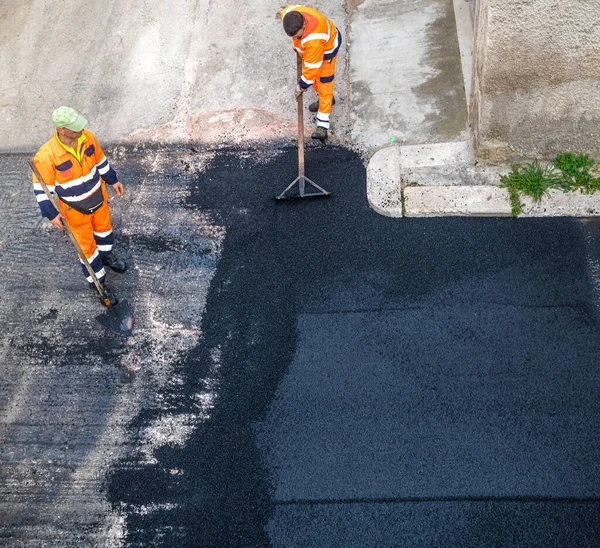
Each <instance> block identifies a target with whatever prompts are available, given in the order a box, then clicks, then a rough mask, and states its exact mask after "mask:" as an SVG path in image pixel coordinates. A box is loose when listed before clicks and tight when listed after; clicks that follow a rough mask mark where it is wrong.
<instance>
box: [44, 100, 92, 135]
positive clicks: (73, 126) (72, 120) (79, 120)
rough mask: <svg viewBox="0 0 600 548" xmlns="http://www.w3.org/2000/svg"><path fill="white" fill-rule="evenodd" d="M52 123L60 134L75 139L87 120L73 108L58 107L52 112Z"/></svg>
mask: <svg viewBox="0 0 600 548" xmlns="http://www.w3.org/2000/svg"><path fill="white" fill-rule="evenodd" d="M52 123H53V124H54V127H56V131H57V132H58V134H59V135H60V136H65V137H68V138H69V139H73V138H75V139H77V138H78V137H79V136H80V135H81V132H82V131H83V128H84V127H85V126H86V125H87V120H86V119H85V118H84V117H83V116H81V114H79V113H78V112H77V111H76V110H75V109H74V108H70V107H59V108H57V109H56V110H55V111H54V112H53V113H52Z"/></svg>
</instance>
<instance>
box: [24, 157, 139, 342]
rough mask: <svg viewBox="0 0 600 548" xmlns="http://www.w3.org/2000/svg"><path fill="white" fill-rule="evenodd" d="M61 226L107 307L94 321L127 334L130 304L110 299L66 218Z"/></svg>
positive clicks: (130, 315)
mask: <svg viewBox="0 0 600 548" xmlns="http://www.w3.org/2000/svg"><path fill="white" fill-rule="evenodd" d="M27 163H28V164H29V167H31V170H32V171H33V173H34V174H35V176H36V177H37V180H38V181H39V183H40V184H41V185H42V189H43V190H44V193H45V194H46V196H47V197H48V200H50V203H51V204H52V205H53V206H54V209H56V211H60V208H59V207H58V203H57V202H56V199H55V198H54V196H53V195H52V194H51V192H50V191H49V190H48V187H47V186H46V183H45V182H44V179H43V178H42V176H41V175H40V172H39V171H38V170H37V168H36V167H35V165H34V163H33V160H31V159H30V160H27ZM63 226H64V227H65V231H66V233H67V234H68V235H69V238H70V239H71V242H73V245H74V246H75V249H76V250H77V255H78V256H79V259H80V260H81V262H82V263H83V265H84V266H85V268H86V270H87V271H88V274H89V275H90V276H91V278H92V280H93V282H94V285H95V286H96V289H97V290H98V293H99V294H100V298H101V299H102V302H103V303H104V305H105V306H106V308H107V312H106V313H105V314H100V315H99V316H96V321H97V322H98V323H99V324H100V325H102V326H104V327H106V328H107V329H108V330H110V331H112V332H113V333H116V334H117V335H121V336H123V337H127V336H129V335H130V334H131V329H132V327H133V316H132V310H131V306H130V305H129V303H128V302H127V300H126V299H123V300H122V301H119V300H117V299H114V302H113V301H111V299H110V297H109V295H108V293H107V292H106V289H104V287H103V286H102V284H101V283H100V281H99V280H98V277H97V276H96V273H95V272H94V269H93V268H92V266H91V265H90V263H89V261H88V260H87V257H86V256H85V254H84V253H83V250H82V249H81V246H80V245H79V243H78V242H77V240H76V239H75V236H74V235H73V232H72V231H71V229H70V228H69V224H68V223H67V221H66V219H63Z"/></svg>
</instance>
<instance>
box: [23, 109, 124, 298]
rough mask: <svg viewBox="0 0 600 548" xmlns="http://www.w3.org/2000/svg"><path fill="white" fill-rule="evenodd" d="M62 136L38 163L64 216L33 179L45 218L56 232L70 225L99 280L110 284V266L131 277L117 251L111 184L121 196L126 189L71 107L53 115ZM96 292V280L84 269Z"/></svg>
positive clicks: (40, 154) (53, 140) (57, 135)
mask: <svg viewBox="0 0 600 548" xmlns="http://www.w3.org/2000/svg"><path fill="white" fill-rule="evenodd" d="M52 123H53V124H54V126H55V127H56V132H55V133H54V135H53V136H52V138H51V139H50V140H49V141H47V142H46V143H44V144H43V145H42V147H41V148H40V149H39V150H38V152H37V154H36V155H35V158H34V160H33V163H34V165H35V167H36V168H37V170H38V171H39V173H40V175H41V176H42V178H43V180H44V183H46V186H47V187H48V190H50V192H53V193H54V194H55V195H56V196H58V205H59V208H60V211H56V209H55V208H54V206H53V205H52V202H50V200H49V199H48V198H47V197H46V194H45V193H44V191H43V189H42V185H41V184H40V183H39V182H38V180H37V177H36V176H35V175H34V176H33V191H34V193H35V197H36V199H37V201H38V204H39V206H40V209H41V210H42V215H43V216H44V217H46V218H47V219H48V220H49V221H50V222H51V223H52V224H53V225H54V226H55V227H56V228H58V229H60V230H64V225H63V220H65V221H66V222H67V223H68V225H69V228H70V229H71V231H72V232H73V235H74V236H75V239H76V240H77V242H78V243H79V245H80V246H81V249H82V251H83V253H84V254H85V256H86V257H87V260H88V262H89V263H90V265H91V266H92V268H93V270H94V272H95V273H96V276H97V277H98V280H99V281H100V282H101V283H104V278H105V276H106V271H105V270H104V266H108V267H110V268H111V269H112V270H114V271H116V272H125V270H127V265H126V263H125V262H124V261H123V260H121V259H118V258H117V257H116V256H115V254H114V252H113V243H114V237H113V230H112V224H111V221H110V212H109V210H108V192H107V190H106V184H105V183H108V184H109V185H110V186H111V187H112V189H113V191H114V192H115V194H116V195H117V196H119V197H121V196H123V192H124V189H123V184H122V183H120V182H119V180H118V178H117V174H116V173H115V170H114V169H113V168H112V167H110V164H109V163H108V160H107V159H106V157H105V156H104V152H103V151H102V148H100V145H99V144H98V141H96V138H95V137H94V135H93V133H92V132H91V131H89V130H87V129H84V127H85V126H86V125H87V120H86V119H85V118H83V117H82V116H80V115H79V114H78V113H77V111H75V110H74V109H72V108H69V107H60V108H58V109H56V110H55V111H54V112H53V113H52ZM82 269H83V273H84V275H85V276H86V279H87V281H88V283H89V284H90V287H91V288H94V284H93V281H92V277H91V276H90V275H89V273H88V271H87V269H86V268H85V266H84V265H83V264H82Z"/></svg>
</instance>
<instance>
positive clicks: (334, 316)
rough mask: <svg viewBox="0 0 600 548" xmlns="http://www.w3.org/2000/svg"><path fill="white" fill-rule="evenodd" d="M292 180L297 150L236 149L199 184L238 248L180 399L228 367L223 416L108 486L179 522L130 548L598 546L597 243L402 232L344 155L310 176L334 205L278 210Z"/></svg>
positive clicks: (202, 204)
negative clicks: (372, 204)
mask: <svg viewBox="0 0 600 548" xmlns="http://www.w3.org/2000/svg"><path fill="white" fill-rule="evenodd" d="M296 170H297V167H296V150H295V149H294V148H283V149H279V150H271V151H270V150H269V149H259V150H225V151H223V150H221V151H219V152H218V153H216V154H215V156H214V158H213V160H212V161H211V162H210V165H209V166H208V167H207V168H206V169H205V170H203V171H202V172H198V173H197V174H195V176H193V177H192V178H191V181H192V183H191V184H192V187H193V188H192V189H191V195H190V197H189V200H188V205H187V207H189V208H191V209H201V210H205V211H210V212H211V214H212V215H213V216H214V218H215V220H216V221H218V222H219V223H220V224H222V225H224V226H225V227H226V237H225V241H224V243H223V249H222V254H221V256H220V260H219V263H218V265H217V271H216V275H215V277H214V278H213V280H212V282H211V286H210V291H209V295H208V301H207V305H206V310H205V313H204V315H203V318H202V331H203V338H202V340H201V341H199V343H198V345H197V346H196V347H195V349H194V350H193V351H192V352H190V353H189V354H188V355H187V356H186V357H185V359H184V360H182V362H181V363H180V364H178V366H177V371H178V373H179V374H180V375H181V376H182V378H183V379H184V382H183V383H182V384H181V385H178V386H177V387H173V388H172V390H177V391H184V392H187V393H189V394H193V393H195V392H197V391H198V390H199V389H200V384H201V382H202V379H203V377H204V376H205V374H206V373H207V371H208V370H209V369H210V366H211V359H212V358H211V356H212V355H213V353H214V351H215V350H216V349H218V351H219V355H220V360H221V379H222V380H221V384H220V388H219V398H218V401H217V403H216V405H215V407H214V409H213V410H212V413H211V416H210V418H209V420H207V421H205V422H203V423H202V424H201V425H200V426H199V427H198V428H197V429H196V430H195V432H194V433H193V435H192V436H191V438H190V439H189V440H188V441H187V442H186V444H185V446H184V447H164V448H162V449H161V450H160V451H159V452H158V453H157V454H156V457H157V463H156V464H144V465H139V464H136V463H135V462H122V463H121V464H120V465H119V466H117V467H115V469H114V470H113V471H112V472H111V474H110V476H109V478H108V481H107V486H106V489H107V493H108V496H109V500H110V501H111V503H112V504H113V505H116V506H119V505H127V504H134V505H143V506H152V505H161V504H163V505H164V504H167V506H165V508H166V509H165V510H161V511H159V512H153V513H151V514H148V515H144V514H141V513H136V514H131V515H129V516H127V531H128V537H127V543H128V545H130V546H150V545H157V546H158V545H160V546H177V547H181V546H198V547H211V546H215V547H227V546H268V545H272V546H282V547H283V546H286V547H288V546H289V547H292V546H298V547H329V546H340V547H351V546H369V547H371V546H473V547H475V546H557V547H558V546H560V547H566V546H598V545H600V540H599V539H600V471H599V467H598V466H597V463H598V460H599V459H600V438H599V436H598V431H599V427H600V390H599V389H600V373H599V368H598V356H599V351H600V341H599V339H598V336H597V334H598V328H599V326H600V316H599V313H598V295H597V294H596V292H595V291H596V290H595V284H597V281H596V280H594V276H595V274H594V269H593V260H594V257H597V256H598V248H597V240H596V239H595V237H596V236H597V234H596V233H595V231H596V230H597V229H596V228H595V227H593V226H592V227H591V228H590V227H586V226H585V225H584V224H583V223H582V222H581V221H579V220H576V219H535V220H534V219H530V220H525V219H465V218H463V219H390V218H385V217H382V216H379V215H377V214H376V213H374V212H373V211H372V210H370V209H369V207H368V205H367V200H366V191H365V187H366V185H365V169H364V167H363V163H362V162H361V160H360V158H359V157H358V155H357V154H355V153H354V152H351V151H349V150H347V149H345V148H342V147H336V146H332V145H328V146H322V147H309V148H308V149H307V155H306V172H307V175H308V176H309V177H310V178H312V179H313V180H314V181H315V182H317V183H318V184H319V185H321V186H323V187H325V188H326V189H327V190H330V191H331V192H332V194H333V196H332V197H331V198H326V199H305V200H298V201H291V202H276V201H275V200H274V199H273V198H274V196H275V195H277V194H279V192H281V191H282V190H283V189H284V188H285V187H286V186H287V185H288V184H289V183H290V182H291V181H292V180H293V179H294V178H295V176H296V175H297V171H296ZM164 182H165V193H167V194H168V187H169V173H165V174H164ZM166 396H168V394H167V395H166ZM180 411H181V412H185V411H186V410H185V409H181V410H180ZM151 418H152V417H151V416H150V415H149V414H148V415H144V414H142V415H141V416H140V417H139V418H138V420H137V421H136V424H135V425H132V427H133V426H136V427H140V426H141V425H143V424H146V423H148V422H149V421H150V419H151ZM173 469H177V470H181V474H179V475H177V476H172V475H170V474H169V472H168V470H173ZM168 504H172V505H173V506H171V507H170V506H168ZM124 507H125V506H124ZM169 508H174V509H169Z"/></svg>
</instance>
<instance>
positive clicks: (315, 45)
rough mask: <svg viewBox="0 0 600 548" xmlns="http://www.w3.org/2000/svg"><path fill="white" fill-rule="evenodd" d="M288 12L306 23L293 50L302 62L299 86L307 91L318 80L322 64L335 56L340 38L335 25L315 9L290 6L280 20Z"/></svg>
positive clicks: (295, 41)
mask: <svg viewBox="0 0 600 548" xmlns="http://www.w3.org/2000/svg"><path fill="white" fill-rule="evenodd" d="M290 11H298V12H300V13H301V14H302V17H304V20H305V21H306V30H305V31H304V36H302V38H301V39H300V40H295V39H294V40H293V42H294V49H295V50H296V51H297V52H298V54H299V55H300V57H302V60H303V62H302V77H301V78H300V82H299V84H300V87H301V88H302V89H308V88H309V87H310V86H312V85H313V84H314V83H315V81H316V80H317V79H318V78H319V74H320V73H321V66H322V65H323V63H324V62H327V61H329V60H331V59H333V58H334V57H335V56H336V55H337V53H338V51H339V49H340V42H341V36H340V33H339V31H338V30H337V29H336V28H335V25H334V24H333V23H332V22H331V21H330V20H329V19H327V17H325V16H324V15H323V14H322V13H321V12H319V11H317V10H316V9H313V8H309V7H308V6H299V5H291V6H288V7H287V8H285V9H284V10H283V11H282V12H281V14H280V16H281V19H282V20H283V18H284V17H285V15H286V14H287V13H289V12H290Z"/></svg>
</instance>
